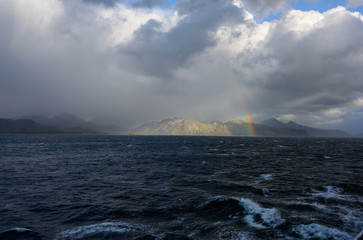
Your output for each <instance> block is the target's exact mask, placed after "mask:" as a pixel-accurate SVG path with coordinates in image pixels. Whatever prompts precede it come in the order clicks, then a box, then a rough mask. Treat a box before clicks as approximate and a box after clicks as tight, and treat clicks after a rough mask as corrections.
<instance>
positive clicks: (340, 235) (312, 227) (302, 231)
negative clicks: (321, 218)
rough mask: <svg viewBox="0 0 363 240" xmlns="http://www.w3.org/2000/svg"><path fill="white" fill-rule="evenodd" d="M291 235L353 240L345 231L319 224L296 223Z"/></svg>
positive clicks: (301, 237)
mask: <svg viewBox="0 0 363 240" xmlns="http://www.w3.org/2000/svg"><path fill="white" fill-rule="evenodd" d="M292 235H295V236H296V237H298V239H332V240H333V239H334V240H353V239H354V238H353V237H352V236H350V235H349V234H348V233H346V232H342V231H339V230H337V229H334V228H328V227H325V226H322V225H319V224H315V223H312V224H309V225H304V224H302V225H298V226H294V227H293V228H292Z"/></svg>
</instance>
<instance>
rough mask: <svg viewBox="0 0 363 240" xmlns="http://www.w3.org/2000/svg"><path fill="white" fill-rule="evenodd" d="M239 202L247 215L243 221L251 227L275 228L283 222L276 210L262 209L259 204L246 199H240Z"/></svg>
mask: <svg viewBox="0 0 363 240" xmlns="http://www.w3.org/2000/svg"><path fill="white" fill-rule="evenodd" d="M239 201H240V204H241V205H242V206H243V207H244V209H245V211H246V213H247V215H246V216H245V217H244V220H245V221H246V222H247V224H248V225H250V226H251V227H255V228H267V227H273V228H275V227H277V226H279V225H281V224H283V223H284V222H285V220H284V219H283V218H281V216H280V214H279V213H278V211H277V209H276V208H263V207H261V206H260V205H259V204H257V203H255V202H253V201H252V200H250V199H247V198H240V199H239Z"/></svg>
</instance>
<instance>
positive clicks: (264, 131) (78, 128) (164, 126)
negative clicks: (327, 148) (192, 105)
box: [0, 113, 353, 137]
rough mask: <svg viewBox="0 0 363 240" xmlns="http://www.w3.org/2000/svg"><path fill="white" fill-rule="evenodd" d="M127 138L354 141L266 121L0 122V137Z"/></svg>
mask: <svg viewBox="0 0 363 240" xmlns="http://www.w3.org/2000/svg"><path fill="white" fill-rule="evenodd" d="M9 133H24V134H129V135H190V136H261V137H353V136H352V135H350V134H348V133H346V132H344V131H341V130H327V129H320V128H312V127H308V126H303V125H300V124H297V123H295V122H292V121H290V122H288V123H283V122H281V121H279V120H277V119H275V118H269V119H266V120H264V121H262V122H261V123H259V124H256V123H246V122H244V121H242V120H231V121H227V122H220V121H213V122H200V121H196V120H193V119H184V118H174V119H164V120H162V121H160V122H150V123H146V124H144V125H142V126H140V127H137V128H136V129H133V130H131V131H128V130H126V129H124V128H120V127H118V126H113V125H101V124H98V123H96V122H95V121H86V120H84V119H82V118H80V117H77V116H76V115H73V114H70V113H62V114H60V115H56V116H54V117H45V116H25V117H22V118H21V119H5V118H0V134H9Z"/></svg>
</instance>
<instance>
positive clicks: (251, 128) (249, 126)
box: [243, 108, 257, 136]
mask: <svg viewBox="0 0 363 240" xmlns="http://www.w3.org/2000/svg"><path fill="white" fill-rule="evenodd" d="M244 109H245V111H244V114H243V121H244V122H245V123H246V124H247V131H248V133H249V135H250V136H257V135H256V131H255V127H254V126H253V122H252V121H251V118H250V116H249V115H248V113H247V110H246V108H244Z"/></svg>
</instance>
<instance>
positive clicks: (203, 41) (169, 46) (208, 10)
mask: <svg viewBox="0 0 363 240" xmlns="http://www.w3.org/2000/svg"><path fill="white" fill-rule="evenodd" d="M195 2H198V6H199V7H198V8H195V9H194V10H193V12H189V10H192V9H193V7H192V6H194V3H195ZM207 2H208V3H207ZM182 3H183V4H182ZM189 4H191V5H192V6H190V5H189ZM181 7H184V9H183V13H184V14H186V13H188V15H186V16H185V17H184V18H183V19H182V20H181V21H179V22H178V23H177V25H176V26H174V27H173V28H171V29H170V30H168V31H163V29H162V23H160V22H158V21H156V20H150V21H148V22H147V23H146V24H144V25H142V26H141V27H140V28H139V29H138V30H137V31H136V32H135V34H134V38H133V40H132V41H130V43H128V44H126V45H122V46H120V51H121V52H120V54H121V55H124V54H127V55H128V58H127V63H123V64H129V67H130V68H132V69H135V71H141V72H143V73H144V74H145V75H150V76H154V77H158V78H162V79H166V80H168V79H170V78H172V74H173V72H174V71H175V70H176V69H178V68H179V67H182V66H183V64H184V63H185V62H186V61H187V60H188V59H189V58H190V57H191V56H193V55H195V54H198V53H200V52H202V51H204V50H205V49H206V48H207V47H210V46H213V45H214V44H215V43H216V39H214V38H213V36H212V34H211V33H213V32H215V31H216V30H217V29H218V28H219V27H221V26H223V25H227V26H233V25H236V24H241V23H242V22H243V21H244V12H243V11H242V10H241V9H240V8H238V7H236V6H234V5H232V4H231V3H229V2H226V1H205V2H204V3H203V1H179V2H178V4H177V9H178V10H179V9H180V8H181ZM186 9H188V11H186ZM196 11H197V12H196Z"/></svg>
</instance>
